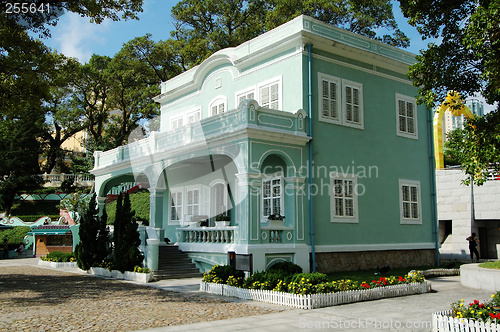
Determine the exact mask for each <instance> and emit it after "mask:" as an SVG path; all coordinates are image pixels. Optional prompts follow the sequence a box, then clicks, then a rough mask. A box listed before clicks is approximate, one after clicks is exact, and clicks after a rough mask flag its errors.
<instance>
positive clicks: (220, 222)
mask: <svg viewBox="0 0 500 332" xmlns="http://www.w3.org/2000/svg"><path fill="white" fill-rule="evenodd" d="M230 224H231V217H230V216H229V213H228V214H224V213H221V214H218V215H217V216H215V227H226V226H229V225H230Z"/></svg>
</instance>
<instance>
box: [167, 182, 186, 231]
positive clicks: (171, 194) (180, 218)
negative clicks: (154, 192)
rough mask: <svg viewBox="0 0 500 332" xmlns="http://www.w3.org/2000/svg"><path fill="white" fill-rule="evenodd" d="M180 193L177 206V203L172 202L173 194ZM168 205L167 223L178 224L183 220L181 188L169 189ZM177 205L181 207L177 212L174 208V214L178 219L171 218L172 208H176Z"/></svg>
mask: <svg viewBox="0 0 500 332" xmlns="http://www.w3.org/2000/svg"><path fill="white" fill-rule="evenodd" d="M178 194H180V196H181V204H180V205H179V206H178V205H177V204H175V203H176V202H174V195H176V196H177V195H178ZM169 198H170V199H169V206H168V221H169V224H173V225H178V224H180V223H181V222H183V221H184V218H183V216H184V213H183V212H184V190H183V188H172V189H170V197H169ZM178 207H180V209H181V213H178V212H177V210H176V215H177V217H178V219H175V220H174V219H172V212H173V211H172V209H174V208H175V209H177V208H178Z"/></svg>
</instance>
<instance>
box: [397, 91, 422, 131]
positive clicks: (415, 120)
mask: <svg viewBox="0 0 500 332" xmlns="http://www.w3.org/2000/svg"><path fill="white" fill-rule="evenodd" d="M400 101H402V102H404V103H405V111H406V110H407V106H406V105H407V104H412V105H413V130H414V133H409V132H408V131H407V130H406V131H403V130H401V126H400V124H401V123H400V117H401V116H404V117H405V119H408V118H409V117H408V116H407V113H405V114H404V115H401V114H399V102H400ZM406 126H407V123H406ZM407 127H408V126H407ZM396 134H397V135H398V136H401V137H406V138H412V139H418V112H417V103H416V102H415V98H412V97H409V96H405V95H401V94H399V93H396Z"/></svg>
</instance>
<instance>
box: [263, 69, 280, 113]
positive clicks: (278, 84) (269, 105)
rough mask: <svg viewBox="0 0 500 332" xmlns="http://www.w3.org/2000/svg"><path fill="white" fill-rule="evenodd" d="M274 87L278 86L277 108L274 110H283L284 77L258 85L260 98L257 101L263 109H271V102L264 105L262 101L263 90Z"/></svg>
mask: <svg viewBox="0 0 500 332" xmlns="http://www.w3.org/2000/svg"><path fill="white" fill-rule="evenodd" d="M273 85H277V89H278V91H277V92H278V99H277V100H276V102H277V107H275V108H274V107H273V108H272V109H276V110H281V109H282V107H283V92H282V77H281V76H279V77H276V78H273V79H270V80H267V81H265V82H262V83H260V84H258V85H257V98H258V99H257V100H258V102H259V105H260V106H261V107H264V108H271V102H269V103H268V104H264V103H263V101H262V97H263V93H262V89H266V88H270V87H271V86H273ZM269 94H270V95H271V93H270V92H269Z"/></svg>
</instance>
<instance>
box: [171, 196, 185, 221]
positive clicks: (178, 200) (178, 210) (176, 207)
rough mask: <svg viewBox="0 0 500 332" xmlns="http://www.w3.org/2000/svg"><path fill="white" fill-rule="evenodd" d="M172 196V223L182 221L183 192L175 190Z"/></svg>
mask: <svg viewBox="0 0 500 332" xmlns="http://www.w3.org/2000/svg"><path fill="white" fill-rule="evenodd" d="M170 196H171V200H170V221H174V222H175V221H177V222H179V221H182V203H183V202H182V201H183V200H182V190H180V189H173V190H171V191H170Z"/></svg>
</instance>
